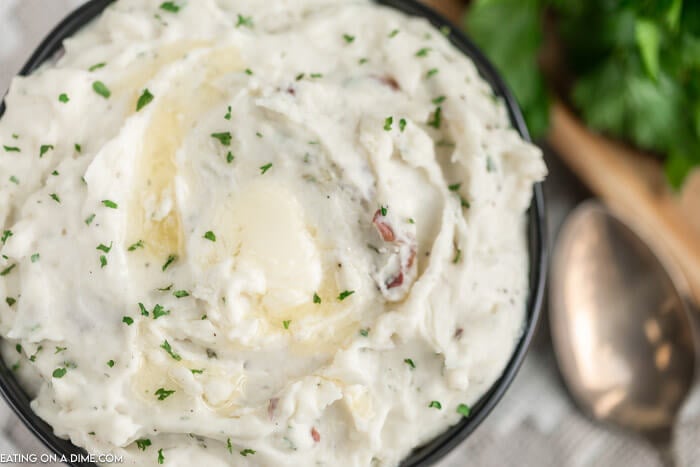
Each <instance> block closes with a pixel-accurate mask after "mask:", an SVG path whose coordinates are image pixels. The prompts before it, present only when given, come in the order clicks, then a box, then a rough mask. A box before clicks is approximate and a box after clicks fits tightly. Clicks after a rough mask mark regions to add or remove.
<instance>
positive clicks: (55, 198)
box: [49, 193, 61, 204]
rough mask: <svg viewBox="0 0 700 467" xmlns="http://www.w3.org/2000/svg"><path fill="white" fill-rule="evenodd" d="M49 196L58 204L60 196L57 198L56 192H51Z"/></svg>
mask: <svg viewBox="0 0 700 467" xmlns="http://www.w3.org/2000/svg"><path fill="white" fill-rule="evenodd" d="M49 196H50V197H51V199H52V200H54V201H56V202H57V203H59V204H60V203H61V198H59V197H58V195H57V194H56V193H51V194H50V195H49Z"/></svg>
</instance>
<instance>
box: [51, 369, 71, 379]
mask: <svg viewBox="0 0 700 467" xmlns="http://www.w3.org/2000/svg"><path fill="white" fill-rule="evenodd" d="M67 372H68V370H66V369H65V368H56V369H55V370H53V373H51V376H53V377H54V378H63V377H64V376H66V373H67Z"/></svg>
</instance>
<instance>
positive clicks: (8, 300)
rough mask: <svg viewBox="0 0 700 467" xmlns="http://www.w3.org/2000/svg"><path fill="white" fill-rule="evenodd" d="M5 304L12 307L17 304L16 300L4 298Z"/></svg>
mask: <svg viewBox="0 0 700 467" xmlns="http://www.w3.org/2000/svg"><path fill="white" fill-rule="evenodd" d="M5 303H7V306H12V305H14V304H15V303H17V299H15V298H12V297H6V298H5Z"/></svg>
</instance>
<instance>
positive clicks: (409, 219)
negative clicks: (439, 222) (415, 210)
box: [408, 217, 416, 224]
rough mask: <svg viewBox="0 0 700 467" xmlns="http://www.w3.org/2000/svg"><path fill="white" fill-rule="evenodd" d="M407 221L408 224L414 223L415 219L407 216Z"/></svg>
mask: <svg viewBox="0 0 700 467" xmlns="http://www.w3.org/2000/svg"><path fill="white" fill-rule="evenodd" d="M408 223H409V224H415V223H416V221H415V219H413V218H412V217H409V218H408Z"/></svg>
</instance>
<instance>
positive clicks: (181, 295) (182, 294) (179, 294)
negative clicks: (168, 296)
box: [173, 290, 190, 298]
mask: <svg viewBox="0 0 700 467" xmlns="http://www.w3.org/2000/svg"><path fill="white" fill-rule="evenodd" d="M173 295H174V296H175V297H176V298H185V297H189V296H190V293H189V292H188V291H187V290H176V291H175V292H173Z"/></svg>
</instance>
